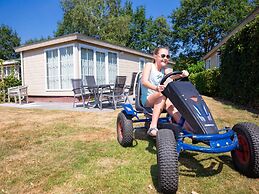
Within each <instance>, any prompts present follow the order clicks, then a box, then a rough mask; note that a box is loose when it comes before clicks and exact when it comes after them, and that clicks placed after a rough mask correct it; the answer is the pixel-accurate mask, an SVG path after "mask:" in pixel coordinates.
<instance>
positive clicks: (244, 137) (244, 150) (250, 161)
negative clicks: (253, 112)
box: [231, 123, 259, 178]
mask: <svg viewBox="0 0 259 194" xmlns="http://www.w3.org/2000/svg"><path fill="white" fill-rule="evenodd" d="M233 130H234V131H235V132H236V133H237V137H238V144H239V147H238V149H236V150H233V151H231V155H232V159H233V163H234V166H235V168H236V169H237V170H238V171H239V172H240V173H242V174H244V175H246V176H248V177H253V178H258V177H259V127H258V126H257V125H255V124H253V123H238V124H236V125H235V126H234V127H233Z"/></svg>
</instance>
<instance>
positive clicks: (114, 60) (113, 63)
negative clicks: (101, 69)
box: [108, 52, 117, 83]
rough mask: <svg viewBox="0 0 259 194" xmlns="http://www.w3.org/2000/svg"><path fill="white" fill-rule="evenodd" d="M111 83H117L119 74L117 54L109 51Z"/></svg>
mask: <svg viewBox="0 0 259 194" xmlns="http://www.w3.org/2000/svg"><path fill="white" fill-rule="evenodd" d="M108 68H109V69H108V72H109V83H115V79H116V76H117V54H116V53H110V52H109V53H108Z"/></svg>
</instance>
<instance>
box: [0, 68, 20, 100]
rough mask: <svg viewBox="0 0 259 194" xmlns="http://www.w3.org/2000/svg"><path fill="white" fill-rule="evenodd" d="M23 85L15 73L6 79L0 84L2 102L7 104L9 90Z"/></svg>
mask: <svg viewBox="0 0 259 194" xmlns="http://www.w3.org/2000/svg"><path fill="white" fill-rule="evenodd" d="M21 84H22V81H21V80H18V79H17V78H16V77H15V76H14V71H13V72H12V74H11V75H9V76H7V77H5V78H4V79H2V80H1V82H0V102H5V101H6V97H7V89H8V88H10V87H14V86H19V85H21Z"/></svg>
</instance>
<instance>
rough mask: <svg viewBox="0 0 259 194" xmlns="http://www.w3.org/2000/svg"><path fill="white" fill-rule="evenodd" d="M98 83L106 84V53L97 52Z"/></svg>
mask: <svg viewBox="0 0 259 194" xmlns="http://www.w3.org/2000/svg"><path fill="white" fill-rule="evenodd" d="M96 82H97V84H105V53H102V52H96Z"/></svg>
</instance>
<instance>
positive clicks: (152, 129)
mask: <svg viewBox="0 0 259 194" xmlns="http://www.w3.org/2000/svg"><path fill="white" fill-rule="evenodd" d="M157 131H158V129H157V128H156V127H150V128H149V130H148V131H147V134H148V135H149V136H151V137H156V134H157Z"/></svg>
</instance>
